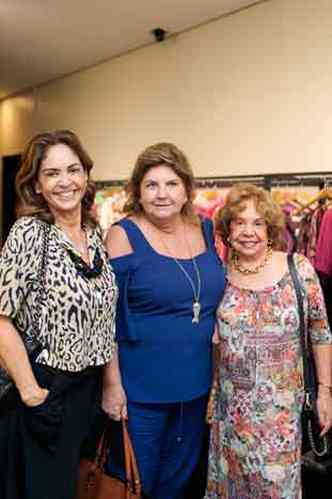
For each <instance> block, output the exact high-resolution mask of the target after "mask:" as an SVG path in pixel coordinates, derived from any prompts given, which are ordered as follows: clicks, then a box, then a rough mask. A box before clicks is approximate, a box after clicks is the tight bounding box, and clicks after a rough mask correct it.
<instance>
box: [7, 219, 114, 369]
mask: <svg viewBox="0 0 332 499" xmlns="http://www.w3.org/2000/svg"><path fill="white" fill-rule="evenodd" d="M43 223H44V222H42V221H40V220H38V219H37V218H35V217H22V218H20V219H19V220H18V221H17V222H16V223H15V224H14V226H13V228H12V230H11V232H10V234H9V237H8V239H7V241H6V243H5V245H4V247H3V250H2V253H1V257H0V314H1V315H4V316H7V317H10V318H11V319H12V320H13V323H14V324H15V326H16V327H17V329H18V331H20V332H23V331H24V332H25V333H26V334H28V335H34V336H36V335H37V337H38V340H39V341H40V342H41V344H42V345H43V346H44V347H45V348H44V349H43V350H42V352H41V353H40V354H39V356H38V359H37V361H38V362H40V363H42V364H46V365H48V366H51V367H54V368H58V369H63V370H66V371H74V372H78V371H81V370H83V369H85V368H86V367H88V366H98V365H103V364H105V363H107V362H108V361H110V360H111V358H112V353H113V349H114V345H115V342H114V336H115V308H116V302H117V297H118V289H117V286H116V284H115V277H114V274H113V271H112V269H111V267H110V265H109V264H108V263H107V258H106V253H105V251H104V249H103V244H102V240H101V236H100V233H99V232H98V230H91V229H88V230H87V237H88V247H89V254H90V260H91V261H93V259H94V255H95V253H96V250H97V248H99V252H100V255H101V258H102V261H103V266H102V271H101V273H100V274H99V275H98V276H96V277H93V278H90V279H88V278H87V277H84V276H83V275H82V274H81V273H80V272H78V271H77V268H76V267H75V264H74V263H73V261H72V258H71V257H70V254H69V253H70V251H68V250H72V251H74V252H75V248H74V247H73V245H72V243H71V242H70V241H69V239H67V237H66V236H65V234H64V233H63V232H62V231H61V230H60V229H58V228H57V227H56V226H55V225H52V226H51V227H50V232H49V243H48V251H47V257H46V264H45V268H44V295H43V296H44V297H43V299H42V300H40V303H39V302H38V317H37V323H38V329H37V331H33V329H34V328H33V324H35V323H36V321H35V316H34V315H33V314H34V312H36V307H35V304H36V298H37V290H38V283H36V276H37V275H38V269H39V268H40V264H41V258H42V246H43V245H42V242H43V226H42V224H43ZM0 334H1V332H0Z"/></svg>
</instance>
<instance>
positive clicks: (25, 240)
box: [5, 217, 46, 247]
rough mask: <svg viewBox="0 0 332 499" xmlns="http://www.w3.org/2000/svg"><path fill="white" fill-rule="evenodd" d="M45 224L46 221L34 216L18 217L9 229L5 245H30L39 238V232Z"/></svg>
mask: <svg viewBox="0 0 332 499" xmlns="http://www.w3.org/2000/svg"><path fill="white" fill-rule="evenodd" d="M45 224H46V222H43V221H41V220H39V219H38V218H36V217H20V218H19V219H18V220H17V221H16V222H15V223H14V225H13V226H12V228H11V229H10V232H9V235H8V238H7V240H6V243H5V245H8V244H11V245H12V244H16V245H17V246H18V247H24V246H26V245H28V246H30V245H31V244H33V243H34V242H35V241H37V240H38V239H40V233H41V231H42V230H43V226H44V225H45Z"/></svg>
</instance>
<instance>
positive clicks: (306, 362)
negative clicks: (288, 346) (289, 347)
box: [287, 255, 316, 403]
mask: <svg viewBox="0 0 332 499" xmlns="http://www.w3.org/2000/svg"><path fill="white" fill-rule="evenodd" d="M287 260H288V268H289V273H290V275H291V278H292V280H293V284H294V289H295V294H296V299H297V306H298V311H299V319H300V339H301V347H302V357H303V381H304V390H305V392H306V393H307V394H308V395H309V396H310V399H311V402H312V403H313V401H314V400H315V398H316V397H315V393H316V382H315V377H314V366H313V359H312V353H311V346H310V342H309V338H308V328H307V327H306V324H305V314H304V306H303V295H302V289H303V287H302V286H301V284H300V280H299V276H298V272H297V270H296V267H295V263H294V257H293V255H288V256H287Z"/></svg>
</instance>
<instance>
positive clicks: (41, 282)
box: [23, 222, 51, 352]
mask: <svg viewBox="0 0 332 499" xmlns="http://www.w3.org/2000/svg"><path fill="white" fill-rule="evenodd" d="M41 225H42V229H41V233H42V252H41V258H40V263H39V267H38V272H37V277H36V282H37V286H38V288H37V296H36V301H35V311H34V313H33V314H32V336H31V337H30V338H29V337H28V336H27V335H24V339H23V341H24V343H25V346H26V348H27V350H28V352H31V351H33V350H34V349H35V348H36V343H37V344H38V343H39V341H38V340H37V337H38V331H39V317H40V312H41V310H40V309H41V304H42V301H43V295H44V292H45V269H46V263H47V255H48V245H49V238H50V230H51V224H49V223H45V222H41ZM43 346H46V345H43Z"/></svg>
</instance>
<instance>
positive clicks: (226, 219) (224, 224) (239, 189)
mask: <svg viewBox="0 0 332 499" xmlns="http://www.w3.org/2000/svg"><path fill="white" fill-rule="evenodd" d="M250 200H252V201H253V202H254V205H255V208H256V210H257V211H258V213H259V214H260V215H261V216H262V217H263V218H264V220H265V223H266V225H267V234H268V238H269V239H270V240H271V244H272V247H273V248H274V249H282V248H283V247H284V228H285V217H284V214H283V212H282V210H281V208H280V206H279V205H278V204H276V203H275V202H274V201H273V199H272V197H271V194H270V193H269V192H268V191H267V190H265V189H263V188H261V187H257V186H256V185H253V184H248V183H245V182H241V183H239V184H236V185H235V186H234V187H232V188H231V190H230V191H229V193H228V195H227V198H226V203H225V205H224V206H223V207H221V208H220V209H219V210H218V212H217V214H216V216H215V228H216V232H217V234H218V235H219V236H220V237H221V239H222V240H223V242H224V243H225V244H226V245H228V246H229V241H228V240H229V236H230V225H231V222H232V220H234V218H235V217H237V215H238V214H239V213H241V211H243V210H244V209H245V203H246V201H250Z"/></svg>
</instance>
